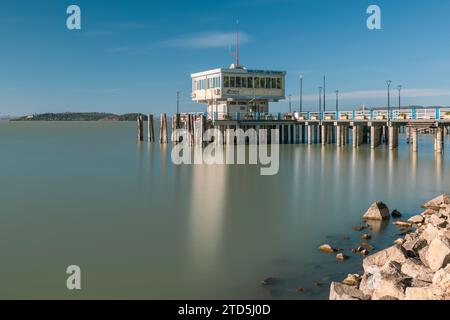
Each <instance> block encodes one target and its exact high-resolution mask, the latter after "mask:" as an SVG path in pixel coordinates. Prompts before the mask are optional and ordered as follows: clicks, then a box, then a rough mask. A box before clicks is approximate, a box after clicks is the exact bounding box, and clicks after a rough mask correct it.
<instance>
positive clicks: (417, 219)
mask: <svg viewBox="0 0 450 320" xmlns="http://www.w3.org/2000/svg"><path fill="white" fill-rule="evenodd" d="M424 221H425V218H424V217H422V216H421V215H418V216H414V217H412V218H410V219H408V222H411V223H414V224H418V223H423V222H424Z"/></svg>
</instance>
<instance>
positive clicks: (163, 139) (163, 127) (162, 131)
mask: <svg viewBox="0 0 450 320" xmlns="http://www.w3.org/2000/svg"><path fill="white" fill-rule="evenodd" d="M168 140H169V137H168V131H167V114H165V113H162V114H161V116H160V119H159V142H160V143H167V142H168Z"/></svg>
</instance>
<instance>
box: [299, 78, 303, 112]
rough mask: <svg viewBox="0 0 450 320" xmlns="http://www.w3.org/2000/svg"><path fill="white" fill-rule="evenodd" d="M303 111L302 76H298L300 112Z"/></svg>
mask: <svg viewBox="0 0 450 320" xmlns="http://www.w3.org/2000/svg"><path fill="white" fill-rule="evenodd" d="M302 112H303V76H300V113H302Z"/></svg>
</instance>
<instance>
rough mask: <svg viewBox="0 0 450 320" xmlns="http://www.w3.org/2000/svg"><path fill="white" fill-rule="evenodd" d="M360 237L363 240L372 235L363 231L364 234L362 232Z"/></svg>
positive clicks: (368, 238)
mask: <svg viewBox="0 0 450 320" xmlns="http://www.w3.org/2000/svg"><path fill="white" fill-rule="evenodd" d="M361 239H363V240H370V239H372V236H371V235H370V234H368V233H365V234H363V235H362V236H361Z"/></svg>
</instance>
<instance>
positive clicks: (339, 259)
mask: <svg viewBox="0 0 450 320" xmlns="http://www.w3.org/2000/svg"><path fill="white" fill-rule="evenodd" d="M347 259H348V256H346V255H345V254H343V253H338V254H337V255H336V260H337V261H345V260H347Z"/></svg>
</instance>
